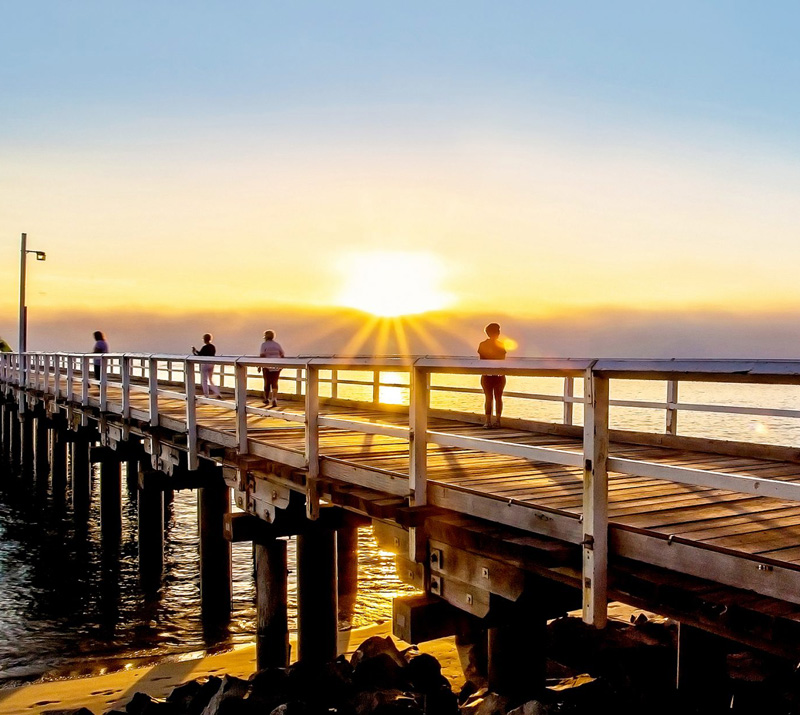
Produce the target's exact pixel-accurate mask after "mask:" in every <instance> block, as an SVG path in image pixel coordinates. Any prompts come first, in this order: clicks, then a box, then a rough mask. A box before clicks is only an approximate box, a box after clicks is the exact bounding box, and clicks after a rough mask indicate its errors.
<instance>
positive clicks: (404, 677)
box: [0, 614, 800, 715]
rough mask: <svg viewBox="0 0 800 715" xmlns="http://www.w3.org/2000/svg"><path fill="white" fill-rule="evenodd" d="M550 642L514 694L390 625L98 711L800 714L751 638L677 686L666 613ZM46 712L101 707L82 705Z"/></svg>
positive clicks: (559, 622)
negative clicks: (345, 652) (459, 678)
mask: <svg viewBox="0 0 800 715" xmlns="http://www.w3.org/2000/svg"><path fill="white" fill-rule="evenodd" d="M451 640H452V639H451ZM547 641H548V661H547V679H546V681H545V687H538V689H537V688H536V687H535V686H534V684H533V683H531V688H530V689H528V690H527V692H520V693H517V694H515V695H509V694H499V693H494V692H491V691H490V690H489V689H488V687H487V682H486V680H485V674H484V673H482V672H481V668H480V667H479V666H478V665H477V664H478V663H479V662H480V661H481V658H482V654H481V653H480V652H479V651H476V649H475V648H474V647H472V648H465V647H462V648H460V650H461V654H460V655H461V664H462V666H465V670H466V674H467V676H468V679H467V680H466V681H464V682H463V686H462V687H460V689H459V688H458V687H456V688H454V687H453V685H454V681H453V678H452V677H450V678H447V677H445V675H444V674H443V668H442V663H441V662H440V659H439V658H437V657H436V656H434V655H432V654H431V653H426V652H422V651H421V650H420V649H418V648H417V647H415V646H410V647H405V648H400V647H398V645H397V643H396V642H395V641H394V640H393V639H392V638H391V637H390V636H388V635H386V636H384V635H371V636H368V637H367V638H366V639H365V640H363V641H362V642H361V643H360V645H358V647H357V648H355V650H354V652H352V654H351V655H350V657H349V658H348V657H346V656H340V657H339V658H337V659H336V660H335V661H332V662H328V663H322V664H310V663H303V662H300V663H295V664H293V665H291V666H289V667H288V668H272V669H268V670H262V671H259V672H256V673H252V674H251V675H250V676H249V677H239V676H237V675H232V674H230V673H228V674H226V675H221V676H218V675H213V674H212V675H209V676H206V677H203V678H200V679H195V680H188V681H187V682H183V683H182V684H180V685H178V686H176V687H174V688H172V689H171V690H170V691H169V692H168V693H167V694H166V695H165V696H162V697H156V696H155V695H153V694H152V693H147V692H145V691H144V690H142V691H138V692H135V693H132V694H131V696H130V697H128V698H126V699H125V702H124V703H120V704H118V705H116V706H115V707H114V708H112V709H108V710H103V711H102V715H123V714H124V715H317V714H320V715H322V714H325V715H551V714H552V715H556V714H558V713H565V714H572V715H583V714H586V715H588V714H590V713H591V714H596V713H606V712H608V713H615V714H617V713H618V714H620V715H628V714H630V715H634V714H635V715H644V714H646V715H662V714H663V715H667V713H670V714H671V713H676V712H680V713H682V715H690V714H697V715H700V714H702V715H712V714H713V713H723V712H724V713H752V714H753V715H756V714H757V715H772V714H773V713H774V714H775V715H778V714H779V713H780V715H791V714H792V713H800V699H798V697H797V692H796V691H797V678H796V677H795V674H794V670H793V668H792V665H791V664H789V663H787V662H786V661H780V660H777V659H772V658H770V657H768V656H764V655H759V654H756V653H754V652H752V651H747V650H746V649H734V650H732V651H728V652H724V651H720V652H719V653H718V655H719V659H715V662H711V661H710V660H709V661H707V662H702V661H700V662H699V663H698V664H697V666H696V667H695V669H694V670H693V672H692V673H691V674H690V676H692V677H689V679H688V680H685V681H684V686H685V687H684V688H683V689H682V690H681V691H678V690H676V688H675V676H676V667H675V664H676V660H675V658H676V647H677V624H675V623H672V622H669V621H664V620H657V621H651V620H649V619H648V618H647V617H646V616H644V615H643V614H639V615H637V616H633V617H631V619H630V621H629V622H627V623H623V622H619V621H611V622H610V623H609V627H608V628H607V629H606V630H604V631H596V630H594V629H592V628H589V627H587V626H585V625H584V624H583V623H582V622H581V621H580V619H578V618H574V617H565V618H559V619H556V620H554V621H552V622H551V623H550V624H549V626H548V631H547ZM450 648H451V649H454V648H455V646H454V645H452V644H451V645H450ZM704 652H705V651H704ZM708 652H711V651H708ZM720 666H722V667H720ZM449 667H452V663H449ZM523 690H524V689H523ZM0 711H1V710H0ZM28 712H31V710H28ZM38 712H41V713H48V714H49V715H101V712H100V711H95V710H92V709H90V708H86V707H83V708H72V709H63V708H62V709H58V708H51V709H40V710H38Z"/></svg>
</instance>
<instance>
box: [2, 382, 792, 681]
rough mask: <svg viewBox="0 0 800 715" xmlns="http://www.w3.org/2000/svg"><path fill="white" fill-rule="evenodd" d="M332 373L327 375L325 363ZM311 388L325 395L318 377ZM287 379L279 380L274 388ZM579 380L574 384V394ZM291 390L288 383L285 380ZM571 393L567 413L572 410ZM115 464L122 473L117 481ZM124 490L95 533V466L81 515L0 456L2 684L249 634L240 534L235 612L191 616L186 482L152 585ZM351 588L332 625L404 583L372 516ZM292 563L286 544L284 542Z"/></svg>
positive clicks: (463, 402) (766, 437)
mask: <svg viewBox="0 0 800 715" xmlns="http://www.w3.org/2000/svg"><path fill="white" fill-rule="evenodd" d="M327 377H329V375H328V376H327ZM322 379H323V383H322V386H321V391H322V393H323V394H330V389H331V385H330V383H329V382H324V380H325V379H326V375H325V374H324V373H323V375H322ZM339 379H340V380H343V379H348V380H364V381H365V382H370V383H371V380H372V375H371V373H370V374H367V373H357V372H352V373H340V375H339ZM381 382H382V383H385V384H384V385H383V386H381V387H380V396H381V400H382V401H384V402H389V403H395V404H403V403H406V404H407V401H408V387H407V384H408V376H407V375H405V374H402V373H396V374H395V373H383V374H382V375H381ZM432 384H433V386H434V387H446V386H447V385H457V386H459V387H462V388H463V387H469V388H473V389H475V390H479V382H478V378H477V377H474V376H454V375H445V376H435V378H434V379H433V381H432ZM293 385H294V383H293V382H292V381H290V380H288V379H287V380H284V384H282V388H283V389H287V390H288V389H289V388H290V387H291V388H293ZM563 387H564V386H563V381H562V380H558V379H551V378H509V380H508V385H507V388H506V389H507V391H509V392H522V393H526V394H531V393H537V394H545V395H561V394H562V391H563ZM582 389H583V386H582V384H581V381H580V380H576V381H575V387H574V392H575V394H576V395H581V394H582ZM292 391H294V390H293V389H292ZM338 394H339V396H340V397H350V398H352V399H359V400H367V401H369V400H371V399H372V395H373V386H372V384H365V385H363V386H361V385H339V386H338ZM611 397H612V399H617V400H640V401H651V402H664V401H665V398H666V383H664V382H643V381H641V382H640V381H625V382H623V381H612V385H611ZM679 401H680V402H681V403H691V404H703V405H738V406H750V407H758V408H771V409H782V410H800V387H795V386H790V387H787V386H770V385H725V384H717V383H694V384H682V385H681V392H680V395H679ZM505 402H506V405H505V414H506V415H508V416H513V417H528V418H533V419H539V420H552V421H561V419H562V415H563V406H562V405H561V403H559V402H548V401H541V400H530V399H522V398H518V397H507V399H506V401H505ZM431 404H432V406H434V407H441V408H447V409H457V410H463V411H470V412H475V413H480V412H482V396H481V395H480V394H473V393H452V392H445V391H440V390H433V391H432V395H431ZM582 418H583V414H582V405H580V404H576V405H575V408H574V422H575V423H576V424H580V423H581V422H582ZM798 423H800V420H798V419H796V418H791V417H773V416H763V415H762V416H754V415H739V414H733V415H732V414H719V413H713V412H700V411H692V412H689V411H686V412H681V413H680V415H679V418H678V432H679V434H686V435H695V436H706V437H714V438H718V439H730V440H744V441H753V442H762V443H766V444H781V445H789V446H797V445H798V444H800V424H798ZM664 424H665V413H664V410H663V409H653V408H640V407H638V408H632V407H612V409H611V425H612V427H617V428H628V429H637V430H650V431H656V432H663V430H664ZM125 481H126V480H125V475H124V472H123V483H125ZM136 518H137V515H136V498H135V493H134V492H131V491H128V490H126V489H123V529H122V538H121V540H120V542H119V544H118V545H117V546H111V547H109V546H108V545H105V546H104V545H103V544H102V542H101V539H100V530H99V479H98V478H97V475H96V474H95V475H94V479H93V488H92V508H91V510H90V517H89V520H88V521H83V522H80V521H76V518H75V514H74V513H73V512H72V509H71V506H70V500H69V495H67V498H66V499H65V498H63V497H59V496H57V495H54V494H53V493H52V488H51V487H50V486H49V485H47V484H46V482H41V486H39V487H37V486H36V485H35V483H33V484H32V483H31V482H30V481H29V480H27V481H23V480H21V479H19V478H18V477H17V475H15V474H14V473H13V472H12V471H11V468H10V467H9V465H7V464H5V463H2V464H0V603H2V604H3V608H0V687H2V686H9V685H13V684H17V683H19V682H23V681H25V680H30V679H34V678H37V677H41V676H42V675H45V674H48V673H53V672H54V671H57V672H60V673H62V674H80V673H90V672H101V671H102V670H103V669H116V668H123V667H129V666H131V665H136V664H140V663H144V662H148V661H150V660H153V659H159V658H164V657H185V656H187V655H188V654H194V653H203V652H213V651H215V650H221V649H227V648H230V647H233V646H236V645H239V644H244V643H249V642H252V640H253V634H254V630H255V625H254V615H255V614H254V603H253V602H254V595H255V594H254V585H253V578H252V549H251V546H250V544H249V543H239V544H234V545H233V585H234V590H233V613H232V617H231V620H230V622H229V623H227V624H225V625H223V626H215V627H210V626H208V625H206V624H204V623H203V622H202V619H201V618H200V593H199V565H198V538H197V528H196V495H195V493H193V492H190V491H183V492H176V493H175V496H174V500H173V501H172V504H171V506H170V508H169V514H168V519H167V529H166V554H165V577H164V582H163V587H162V588H161V590H160V591H159V592H158V594H157V595H156V596H154V597H151V596H146V595H145V594H144V593H143V592H142V590H141V588H140V585H139V575H138V567H137V546H136ZM359 547H360V552H359V592H358V599H357V603H356V606H355V609H354V611H353V613H352V615H351V617H350V618H349V619H348V621H347V622H345V623H342V624H341V627H358V626H361V625H367V624H370V623H374V622H376V621H380V620H386V619H388V618H390V617H391V601H392V598H393V597H394V596H395V595H397V594H398V593H403V592H408V591H409V590H410V589H409V587H408V586H406V585H405V584H403V583H402V582H400V581H399V580H398V579H397V577H396V575H395V569H394V559H393V557H392V556H391V555H390V554H386V553H382V552H381V551H380V550H379V549H378V548H377V545H376V543H375V541H374V539H373V537H372V533H371V530H370V529H361V530H359ZM289 551H290V555H289V558H290V567H291V565H292V563H293V558H294V557H293V551H294V543H293V542H292V541H290V543H289ZM289 589H290V617H291V618H292V626H294V609H295V581H294V574H293V573H290V578H289Z"/></svg>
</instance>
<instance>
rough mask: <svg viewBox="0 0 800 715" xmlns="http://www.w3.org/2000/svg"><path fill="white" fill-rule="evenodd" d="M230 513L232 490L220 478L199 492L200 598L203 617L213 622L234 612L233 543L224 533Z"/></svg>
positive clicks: (224, 618)
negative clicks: (232, 597) (225, 523)
mask: <svg viewBox="0 0 800 715" xmlns="http://www.w3.org/2000/svg"><path fill="white" fill-rule="evenodd" d="M230 510H231V496H230V490H229V489H228V486H227V485H226V484H225V482H224V480H223V479H222V476H221V475H220V476H219V477H218V479H217V480H216V482H215V483H211V484H209V485H207V486H204V487H202V488H201V489H199V490H198V491H197V518H198V521H199V531H200V598H201V603H202V609H203V617H204V618H205V619H208V620H211V621H220V620H226V619H228V618H230V613H231V588H232V586H231V568H232V567H231V544H230V542H229V541H227V540H226V539H225V534H224V519H225V515H226V514H228V513H229V512H230Z"/></svg>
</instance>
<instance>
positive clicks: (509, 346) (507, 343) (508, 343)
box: [500, 338, 519, 352]
mask: <svg viewBox="0 0 800 715" xmlns="http://www.w3.org/2000/svg"><path fill="white" fill-rule="evenodd" d="M500 342H501V343H503V347H504V348H505V349H506V350H507V351H508V352H511V351H512V350H516V349H517V348H518V347H519V343H518V342H517V341H516V340H514V338H500Z"/></svg>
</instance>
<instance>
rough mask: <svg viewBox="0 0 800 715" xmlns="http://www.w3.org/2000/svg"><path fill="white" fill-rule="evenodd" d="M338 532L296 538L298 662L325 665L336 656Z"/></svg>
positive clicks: (324, 531)
mask: <svg viewBox="0 0 800 715" xmlns="http://www.w3.org/2000/svg"><path fill="white" fill-rule="evenodd" d="M337 591H338V589H337V586H336V532H335V531H333V530H332V529H324V528H317V529H312V530H310V531H308V532H306V533H305V534H301V535H300V536H298V537H297V654H298V660H302V661H304V662H312V663H324V662H327V661H330V660H334V659H335V658H336V656H337V655H338V653H337V648H338V645H337V633H338V603H337V602H338V597H337Z"/></svg>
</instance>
